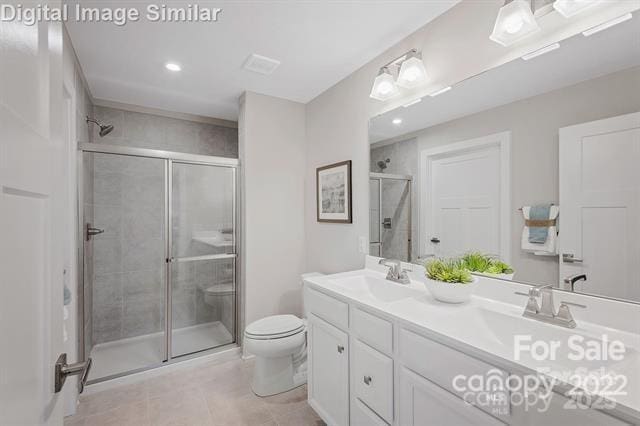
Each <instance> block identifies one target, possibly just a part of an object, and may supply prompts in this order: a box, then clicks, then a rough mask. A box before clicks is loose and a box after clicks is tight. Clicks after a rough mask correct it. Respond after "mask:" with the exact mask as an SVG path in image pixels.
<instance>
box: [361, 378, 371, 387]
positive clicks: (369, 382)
mask: <svg viewBox="0 0 640 426" xmlns="http://www.w3.org/2000/svg"><path fill="white" fill-rule="evenodd" d="M363 381H364V384H365V385H367V386H369V385H370V384H371V376H364V378H363Z"/></svg>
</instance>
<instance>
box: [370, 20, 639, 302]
mask: <svg viewBox="0 0 640 426" xmlns="http://www.w3.org/2000/svg"><path fill="white" fill-rule="evenodd" d="M559 44H560V47H559V48H558V49H556V50H552V51H549V52H547V53H545V54H543V55H540V56H537V57H534V58H531V59H529V60H524V59H517V60H514V61H512V62H509V63H507V64H504V65H502V66H499V67H497V68H494V69H492V70H489V71H487V72H484V73H482V74H479V75H477V76H475V77H472V78H469V79H467V80H464V81H462V82H458V83H457V84H454V85H453V86H452V88H451V90H448V91H445V92H442V93H440V94H437V96H426V97H425V98H423V99H422V100H421V101H420V102H417V103H413V104H412V105H407V106H404V107H400V108H398V109H395V110H393V111H389V112H387V113H385V114H382V115H380V116H377V117H375V118H373V119H372V120H371V123H370V135H369V138H370V143H371V151H370V172H371V174H370V236H369V237H370V253H371V254H372V255H378V256H381V257H386V258H397V259H401V260H404V261H411V262H424V261H426V260H428V259H429V258H431V257H459V256H464V255H468V254H470V253H479V254H483V255H488V256H489V257H491V258H492V259H497V260H500V261H502V262H504V263H505V264H507V265H508V266H505V265H499V267H494V268H490V269H488V270H487V271H485V273H490V274H494V275H496V276H498V277H500V278H504V279H511V280H515V281H519V282H524V283H532V284H536V285H539V284H552V285H554V286H556V287H557V288H559V289H563V290H567V291H576V292H582V293H589V294H594V295H599V296H605V297H611V298H616V299H624V300H630V301H634V302H639V303H640V273H638V265H640V16H634V17H633V19H631V20H629V21H627V22H624V23H622V24H619V25H617V26H614V27H611V28H608V29H607V30H605V31H602V32H598V33H596V34H593V35H591V36H585V35H583V34H578V35H576V36H573V37H571V38H569V39H566V40H561V41H559ZM426 61H427V64H428V58H427V59H426ZM427 71H428V70H427ZM476 260H478V262H480V263H482V258H481V257H479V259H476ZM493 263H494V264H495V263H497V262H493ZM494 266H495V265H494ZM498 269H499V270H498Z"/></svg>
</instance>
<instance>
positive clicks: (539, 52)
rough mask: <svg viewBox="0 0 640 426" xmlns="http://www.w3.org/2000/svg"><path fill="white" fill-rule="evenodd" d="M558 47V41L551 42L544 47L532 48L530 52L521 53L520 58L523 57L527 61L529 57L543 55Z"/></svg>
mask: <svg viewBox="0 0 640 426" xmlns="http://www.w3.org/2000/svg"><path fill="white" fill-rule="evenodd" d="M559 48H560V43H553V44H550V45H548V46H545V47H543V48H541V49H538V50H534V51H533V52H531V53H527V54H526V55H523V56H522V59H524V60H525V61H528V60H529V59H533V58H536V57H538V56H540V55H544V54H545V53H549V52H551V51H553V50H556V49H559Z"/></svg>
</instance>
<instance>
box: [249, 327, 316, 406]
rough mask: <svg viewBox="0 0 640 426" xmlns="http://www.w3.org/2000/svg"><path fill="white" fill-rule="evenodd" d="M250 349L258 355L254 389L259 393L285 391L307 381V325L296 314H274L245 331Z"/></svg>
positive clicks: (252, 385)
mask: <svg viewBox="0 0 640 426" xmlns="http://www.w3.org/2000/svg"><path fill="white" fill-rule="evenodd" d="M244 345H245V349H246V350H247V352H249V353H251V354H253V355H255V357H256V363H255V369H254V372H253V380H252V382H251V389H252V390H253V392H254V393H255V394H256V395H259V396H269V395H275V394H278V393H282V392H286V391H288V390H291V389H293V388H296V387H298V386H301V385H303V384H305V383H306V382H307V370H306V369H307V326H306V322H305V321H304V320H302V319H300V318H298V317H296V316H295V315H273V316H270V317H266V318H262V319H260V320H257V321H255V322H252V323H251V324H249V325H248V326H247V327H246V328H245V331H244Z"/></svg>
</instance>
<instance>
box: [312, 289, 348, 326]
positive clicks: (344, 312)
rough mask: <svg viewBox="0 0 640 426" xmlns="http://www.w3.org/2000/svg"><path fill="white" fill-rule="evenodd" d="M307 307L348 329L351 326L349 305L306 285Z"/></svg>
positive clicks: (328, 320)
mask: <svg viewBox="0 0 640 426" xmlns="http://www.w3.org/2000/svg"><path fill="white" fill-rule="evenodd" d="M305 294H306V296H305V301H304V303H305V306H306V309H307V310H308V311H309V312H311V313H314V314H316V315H317V316H319V317H320V318H322V319H323V320H325V321H327V322H329V323H331V324H333V325H335V326H337V327H340V328H342V329H343V330H346V329H347V328H348V327H349V305H347V304H346V303H345V302H342V301H340V300H338V299H334V298H333V297H331V296H327V295H326V294H324V293H320V292H319V291H317V290H314V289H312V288H310V287H306V293H305Z"/></svg>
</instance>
